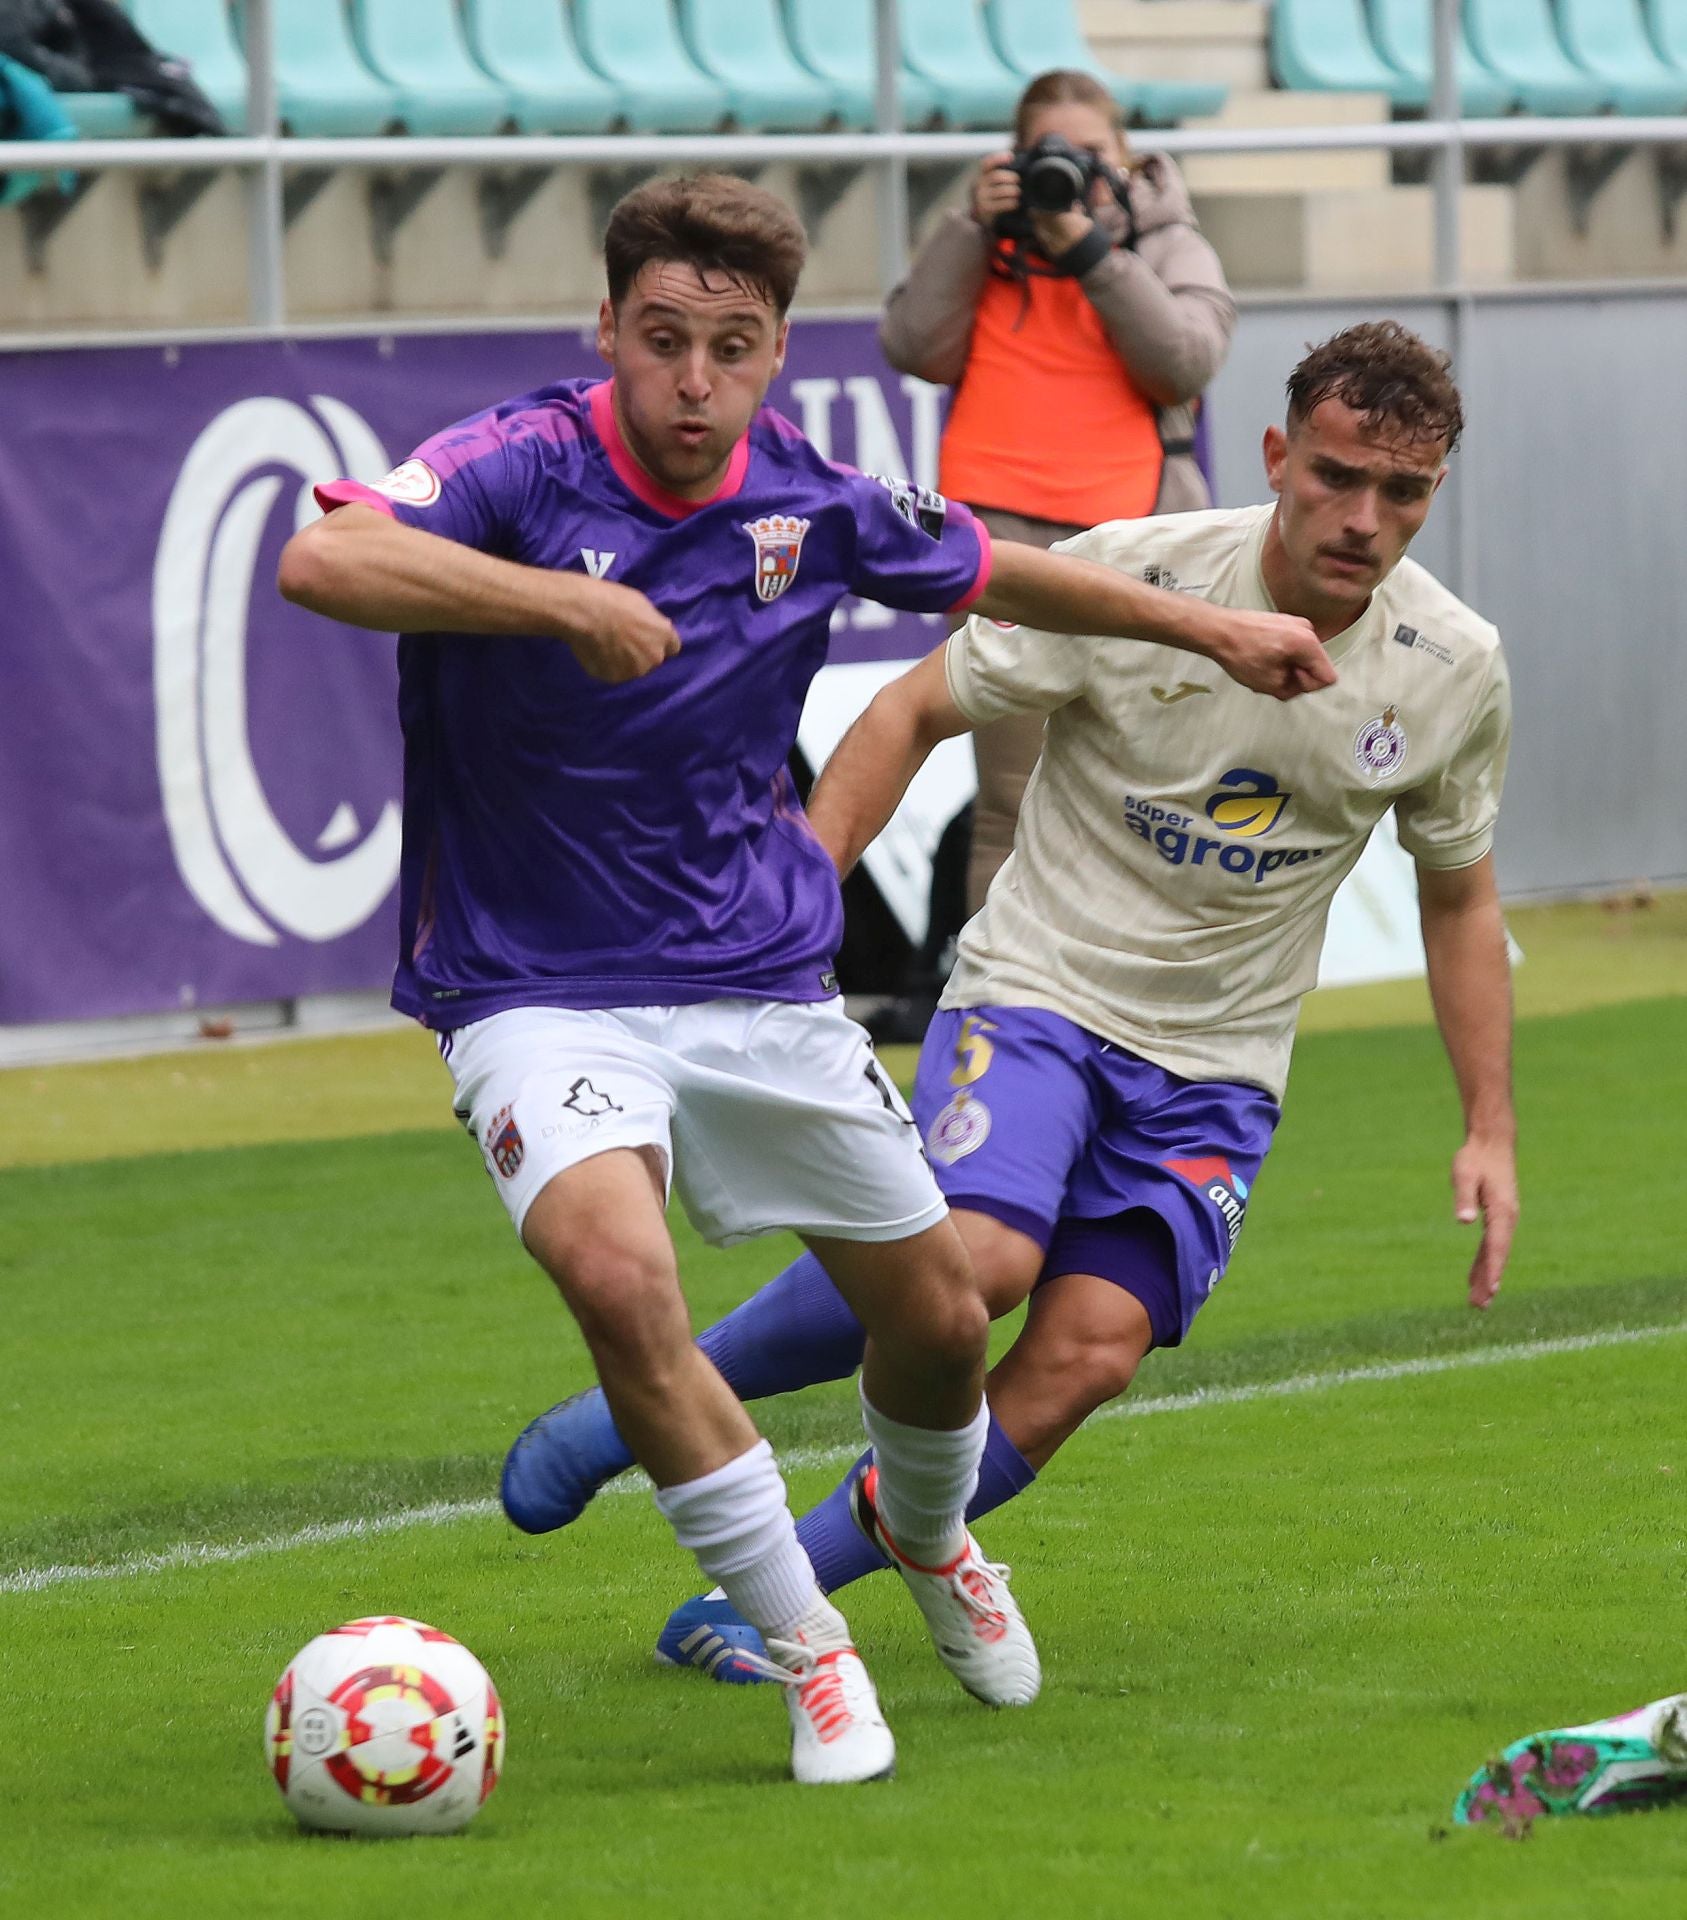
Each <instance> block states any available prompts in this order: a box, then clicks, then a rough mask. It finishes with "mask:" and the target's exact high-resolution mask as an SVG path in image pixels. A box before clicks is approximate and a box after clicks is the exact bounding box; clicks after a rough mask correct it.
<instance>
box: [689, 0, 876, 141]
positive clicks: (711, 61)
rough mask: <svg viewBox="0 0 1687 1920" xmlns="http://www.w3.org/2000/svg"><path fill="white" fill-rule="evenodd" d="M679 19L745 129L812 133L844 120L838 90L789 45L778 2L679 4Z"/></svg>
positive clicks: (719, 0) (714, 0)
mask: <svg viewBox="0 0 1687 1920" xmlns="http://www.w3.org/2000/svg"><path fill="white" fill-rule="evenodd" d="M679 18H680V28H681V31H682V32H683V33H684V35H685V43H686V45H687V47H688V48H689V49H690V51H691V57H692V59H694V60H695V61H696V62H697V64H698V66H700V67H701V68H702V69H703V71H704V72H705V73H707V74H710V75H712V76H713V77H714V78H715V79H716V80H718V81H719V82H720V84H721V85H722V86H723V87H724V88H725V89H726V95H727V98H728V100H729V101H730V102H731V103H732V117H733V119H734V120H736V121H737V122H738V123H739V125H740V126H744V127H754V128H756V129H758V130H759V131H761V132H766V133H773V132H781V133H812V132H813V131H815V130H816V129H817V128H819V127H823V126H825V125H827V124H828V122H831V121H834V120H836V119H838V118H839V105H840V103H839V100H838V98H837V94H836V92H835V90H834V89H833V88H831V87H829V86H828V85H827V84H826V82H825V81H824V80H822V79H820V78H819V77H818V76H817V75H815V74H812V73H810V72H809V71H808V69H807V68H806V67H803V66H799V65H798V64H797V60H796V56H795V55H794V54H793V53H792V52H791V49H790V48H789V46H787V45H786V43H785V29H784V27H783V26H782V25H781V23H780V19H779V12H778V8H777V5H776V4H775V0H679Z"/></svg>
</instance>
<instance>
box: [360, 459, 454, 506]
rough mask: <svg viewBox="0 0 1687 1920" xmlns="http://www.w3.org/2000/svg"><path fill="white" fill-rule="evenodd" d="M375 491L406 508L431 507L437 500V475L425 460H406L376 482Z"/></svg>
mask: <svg viewBox="0 0 1687 1920" xmlns="http://www.w3.org/2000/svg"><path fill="white" fill-rule="evenodd" d="M375 491H376V492H377V493H384V494H385V495H386V496H387V498H388V499H389V500H399V501H402V502H403V503H404V505H405V506H407V507H431V506H432V505H433V503H434V502H435V501H436V500H437V499H438V498H439V475H438V474H437V473H435V472H434V470H433V468H432V467H430V466H429V465H428V463H427V462H426V461H425V460H406V461H404V462H403V463H402V464H401V465H399V466H396V467H394V468H393V470H392V472H391V473H389V474H388V475H387V477H386V478H385V479H384V480H377V481H376V482H375Z"/></svg>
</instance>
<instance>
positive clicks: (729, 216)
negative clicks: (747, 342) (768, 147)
mask: <svg viewBox="0 0 1687 1920" xmlns="http://www.w3.org/2000/svg"><path fill="white" fill-rule="evenodd" d="M603 253H604V265H605V267H606V268H607V270H608V276H609V299H610V304H611V305H612V306H616V307H619V306H620V304H621V302H622V300H623V299H625V298H626V294H627V289H628V288H629V287H630V286H631V285H632V284H633V282H634V281H635V280H636V279H637V278H638V276H639V273H640V272H641V270H642V269H643V268H645V267H648V266H649V265H651V263H652V262H653V261H657V260H662V261H673V262H677V263H679V264H681V265H683V266H688V267H695V268H696V270H697V273H698V275H699V277H701V278H703V279H704V280H707V278H708V276H709V275H710V274H720V275H722V276H724V278H726V279H727V280H729V281H731V282H733V283H734V284H736V285H738V286H740V287H743V288H745V289H746V290H748V291H750V292H752V293H755V294H757V295H759V296H762V297H764V298H766V299H767V300H770V301H771V302H772V303H773V305H774V307H775V308H776V309H777V310H778V311H779V312H780V313H784V312H785V310H786V308H787V307H789V306H790V304H791V300H792V298H793V296H794V295H795V293H796V291H797V281H798V280H799V278H800V277H801V275H802V270H803V264H804V262H805V261H806V260H807V258H808V235H807V234H806V233H804V232H803V225H802V222H801V221H800V220H799V219H798V218H797V216H796V215H795V214H794V213H793V212H792V211H791V209H790V208H789V207H788V206H786V204H785V202H784V201H783V200H781V199H780V198H779V196H778V195H777V194H773V193H769V192H768V191H767V189H766V188H765V187H757V186H752V185H751V184H750V182H749V181H748V180H739V179H737V178H736V177H735V176H734V175H732V174H730V173H690V174H682V175H680V176H679V177H678V178H677V179H668V180H647V181H646V182H645V184H644V185H643V186H641V187H635V188H634V189H633V190H632V192H631V193H629V194H627V195H626V196H625V197H624V198H623V199H621V200H620V201H618V202H617V203H616V206H615V209H614V211H613V212H612V213H611V214H610V216H609V225H608V227H607V229H606V230H605V232H604V236H603Z"/></svg>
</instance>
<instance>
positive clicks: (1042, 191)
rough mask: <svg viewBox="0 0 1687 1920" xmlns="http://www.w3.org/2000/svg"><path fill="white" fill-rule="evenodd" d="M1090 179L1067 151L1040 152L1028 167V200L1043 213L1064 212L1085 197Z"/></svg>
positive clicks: (1026, 190)
mask: <svg viewBox="0 0 1687 1920" xmlns="http://www.w3.org/2000/svg"><path fill="white" fill-rule="evenodd" d="M1088 185H1089V181H1088V179H1087V177H1086V175H1085V172H1084V169H1083V168H1082V167H1081V166H1080V165H1079V164H1078V162H1077V161H1076V160H1075V159H1073V158H1071V157H1069V156H1068V155H1066V154H1064V153H1040V154H1038V155H1037V156H1036V158H1035V159H1033V160H1032V161H1031V163H1030V165H1029V166H1027V167H1026V169H1025V204H1026V205H1027V206H1028V207H1035V208H1036V210H1037V211H1038V212H1039V213H1064V212H1065V211H1066V209H1067V208H1068V207H1075V206H1076V205H1077V204H1078V202H1079V201H1080V200H1082V199H1083V197H1084V192H1085V189H1086V188H1087V187H1088Z"/></svg>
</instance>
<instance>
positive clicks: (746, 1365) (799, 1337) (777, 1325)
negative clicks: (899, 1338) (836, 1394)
mask: <svg viewBox="0 0 1687 1920" xmlns="http://www.w3.org/2000/svg"><path fill="white" fill-rule="evenodd" d="M697 1344H698V1346H700V1347H701V1348H702V1349H703V1351H704V1352H705V1353H706V1354H707V1355H708V1356H709V1358H710V1359H711V1360H712V1361H714V1363H715V1365H716V1366H717V1367H718V1368H719V1369H720V1372H721V1376H722V1378H723V1379H724V1380H725V1381H726V1384H727V1385H728V1386H729V1387H730V1388H731V1389H732V1391H733V1392H734V1393H735V1394H737V1396H738V1398H739V1399H740V1400H761V1399H765V1398H766V1396H767V1395H768V1394H770V1393H795V1392H796V1390H797V1389H798V1388H799V1387H812V1386H813V1385H815V1383H816V1382H817V1381H821V1380H847V1379H848V1378H849V1377H850V1375H851V1374H852V1373H854V1371H855V1369H856V1368H857V1367H858V1366H860V1364H861V1355H862V1352H863V1351H864V1350H865V1348H866V1344H867V1336H866V1333H865V1332H864V1331H863V1329H862V1326H861V1322H860V1321H859V1320H857V1319H856V1317H855V1315H854V1314H853V1313H851V1312H850V1310H849V1308H848V1307H847V1306H846V1305H845V1304H844V1298H843V1295H842V1294H841V1293H839V1292H838V1290H837V1288H836V1287H834V1286H833V1285H832V1283H831V1281H830V1280H829V1279H828V1278H827V1277H826V1269H825V1268H824V1267H823V1266H821V1264H820V1262H819V1261H818V1260H816V1259H815V1257H814V1255H813V1254H812V1253H805V1254H804V1255H803V1256H802V1257H801V1259H799V1260H794V1261H792V1263H791V1264H790V1266H788V1267H787V1268H786V1269H785V1271H784V1272H783V1273H781V1274H778V1275H777V1276H776V1277H775V1278H773V1279H772V1280H770V1281H768V1283H767V1285H766V1286H765V1287H763V1288H762V1290H761V1291H760V1292H759V1293H753V1294H751V1296H750V1297H749V1299H748V1300H746V1301H745V1302H744V1304H743V1306H741V1307H739V1308H737V1309H736V1310H735V1311H733V1312H732V1313H729V1314H728V1315H727V1316H726V1318H725V1319H724V1320H717V1321H716V1322H715V1324H714V1325H713V1326H712V1327H710V1328H708V1329H707V1330H706V1331H705V1332H703V1333H700V1334H699V1335H698V1336H697Z"/></svg>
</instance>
